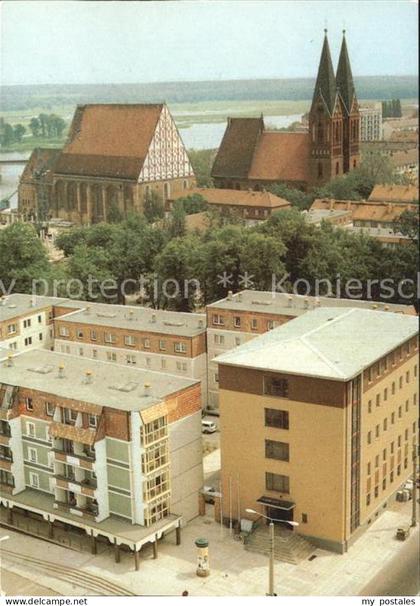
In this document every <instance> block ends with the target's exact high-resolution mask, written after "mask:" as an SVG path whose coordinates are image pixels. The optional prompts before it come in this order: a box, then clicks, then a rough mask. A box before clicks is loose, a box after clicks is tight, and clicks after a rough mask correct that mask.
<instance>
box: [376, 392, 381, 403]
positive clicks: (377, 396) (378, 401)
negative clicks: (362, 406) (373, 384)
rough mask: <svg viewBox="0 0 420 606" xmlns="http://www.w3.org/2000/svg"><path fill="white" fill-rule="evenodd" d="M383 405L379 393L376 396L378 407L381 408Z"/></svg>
mask: <svg viewBox="0 0 420 606" xmlns="http://www.w3.org/2000/svg"><path fill="white" fill-rule="evenodd" d="M380 405H381V394H380V393H377V394H376V406H380Z"/></svg>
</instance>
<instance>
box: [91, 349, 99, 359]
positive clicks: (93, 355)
mask: <svg viewBox="0 0 420 606" xmlns="http://www.w3.org/2000/svg"><path fill="white" fill-rule="evenodd" d="M97 357H98V350H97V349H92V358H94V359H96V358H97Z"/></svg>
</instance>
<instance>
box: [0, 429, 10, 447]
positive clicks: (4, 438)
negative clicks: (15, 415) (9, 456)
mask: <svg viewBox="0 0 420 606" xmlns="http://www.w3.org/2000/svg"><path fill="white" fill-rule="evenodd" d="M9 443H10V432H9V433H8V434H7V433H1V432H0V446H9Z"/></svg>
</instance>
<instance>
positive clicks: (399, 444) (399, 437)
mask: <svg viewBox="0 0 420 606" xmlns="http://www.w3.org/2000/svg"><path fill="white" fill-rule="evenodd" d="M401 437H402V436H398V441H397V443H398V448H401Z"/></svg>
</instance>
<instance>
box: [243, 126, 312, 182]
mask: <svg viewBox="0 0 420 606" xmlns="http://www.w3.org/2000/svg"><path fill="white" fill-rule="evenodd" d="M309 159H310V138H309V133H293V132H277V131H273V132H265V133H263V134H262V136H261V138H260V140H259V142H258V145H257V149H256V150H255V154H254V158H253V161H252V166H251V170H250V171H249V175H248V177H249V179H258V180H267V181H302V182H309V181H310V174H309Z"/></svg>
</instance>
